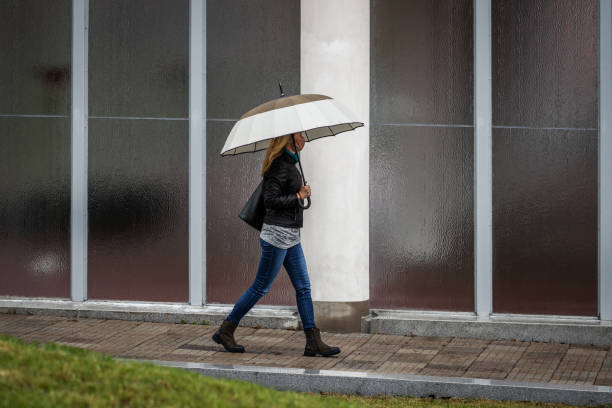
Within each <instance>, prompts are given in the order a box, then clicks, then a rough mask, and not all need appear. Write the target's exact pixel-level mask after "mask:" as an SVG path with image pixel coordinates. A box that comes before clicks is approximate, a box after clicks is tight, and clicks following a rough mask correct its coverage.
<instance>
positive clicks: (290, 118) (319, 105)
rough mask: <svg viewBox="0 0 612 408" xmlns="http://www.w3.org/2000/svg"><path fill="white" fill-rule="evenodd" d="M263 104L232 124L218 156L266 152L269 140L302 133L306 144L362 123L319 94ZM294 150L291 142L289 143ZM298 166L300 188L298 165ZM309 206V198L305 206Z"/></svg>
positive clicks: (344, 109) (351, 128)
mask: <svg viewBox="0 0 612 408" xmlns="http://www.w3.org/2000/svg"><path fill="white" fill-rule="evenodd" d="M279 87H281V97H280V98H278V99H273V100H271V101H268V102H266V103H263V104H261V105H259V106H257V107H255V108H253V109H251V110H250V111H248V112H247V113H245V114H244V115H242V117H241V118H240V119H239V120H238V122H236V124H234V127H233V128H232V130H231V132H230V134H229V136H228V137H227V140H226V141H225V145H224V146H223V149H222V150H221V155H222V156H232V155H236V154H241V153H249V152H256V151H259V150H264V149H267V148H268V145H269V143H270V140H272V139H274V138H275V137H278V136H284V135H288V134H293V133H298V132H302V135H303V136H304V138H305V139H306V141H307V142H310V141H312V140H315V139H320V138H322V137H326V136H335V135H337V134H339V133H342V132H346V131H349V130H354V129H356V128H358V127H361V126H363V123H362V122H359V121H357V120H356V119H355V116H354V115H353V114H352V113H351V112H350V111H349V110H348V109H346V108H345V107H344V106H342V105H341V104H340V103H339V102H338V101H336V100H335V99H333V98H331V97H329V96H326V95H319V94H300V95H292V96H284V94H283V91H282V86H281V85H280V84H279ZM293 143H294V146H295V140H294V141H293ZM295 151H296V154H297V155H298V163H299V166H300V171H301V173H302V179H303V180H304V185H306V184H307V183H306V180H305V179H304V171H303V169H302V162H301V160H299V152H298V150H297V148H296V149H295ZM309 206H310V197H308V205H307V206H303V205H302V207H304V208H308V207H309Z"/></svg>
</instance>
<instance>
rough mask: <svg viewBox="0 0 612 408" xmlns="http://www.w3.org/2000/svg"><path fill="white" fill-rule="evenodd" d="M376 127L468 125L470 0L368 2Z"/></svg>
mask: <svg viewBox="0 0 612 408" xmlns="http://www.w3.org/2000/svg"><path fill="white" fill-rule="evenodd" d="M371 4H372V7H371V12H372V15H371V20H372V27H371V36H372V49H371V56H372V61H371V64H372V104H371V106H372V107H371V109H372V115H373V120H374V121H375V122H376V123H436V124H440V123H442V124H464V125H465V124H470V125H471V124H472V123H473V102H472V95H473V88H474V82H473V60H474V51H473V28H472V26H473V14H472V0H435V1H432V0H412V1H405V0H386V1H372V3H371Z"/></svg>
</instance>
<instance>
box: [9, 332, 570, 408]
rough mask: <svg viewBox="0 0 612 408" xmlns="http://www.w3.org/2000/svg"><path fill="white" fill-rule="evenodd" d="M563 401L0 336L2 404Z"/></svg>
mask: <svg viewBox="0 0 612 408" xmlns="http://www.w3.org/2000/svg"><path fill="white" fill-rule="evenodd" d="M364 406H370V407H385V408H388V407H428V408H432V407H444V408H459V407H461V408H463V407H483V408H485V407H487V408H488V407H492V408H493V407H494V408H500V407H515V408H528V407H562V406H563V405H554V404H538V403H508V402H492V401H488V400H477V401H475V400H459V399H454V398H453V399H422V398H409V397H356V396H340V395H329V394H327V395H318V394H307V393H296V392H291V391H276V390H274V389H271V388H266V387H262V386H259V385H255V384H252V383H249V382H244V381H237V380H227V379H217V378H210V377H206V376H203V375H201V374H198V373H196V372H192V371H187V370H182V369H177V368H171V367H163V366H158V365H155V364H152V363H146V362H139V361H123V360H116V359H114V358H112V357H111V356H109V355H106V354H102V353H98V352H94V351H89V350H85V349H80V348H75V347H68V346H64V345H59V344H55V343H38V342H32V343H28V342H25V341H22V340H19V339H17V338H14V337H9V336H4V335H0V407H10V408H16V407H104V408H106V407H296V408H298V407H305V408H306V407H308V408H325V407H364Z"/></svg>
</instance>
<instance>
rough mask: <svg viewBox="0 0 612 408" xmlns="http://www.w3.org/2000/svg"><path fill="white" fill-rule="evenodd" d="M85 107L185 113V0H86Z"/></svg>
mask: <svg viewBox="0 0 612 408" xmlns="http://www.w3.org/2000/svg"><path fill="white" fill-rule="evenodd" d="M88 52H89V95H90V98H89V112H90V115H94V116H143V117H182V118H185V117H187V116H188V106H189V96H188V92H189V82H188V80H187V77H188V70H189V1H188V0H130V1H125V0H104V1H102V0H90V1H89V51H88Z"/></svg>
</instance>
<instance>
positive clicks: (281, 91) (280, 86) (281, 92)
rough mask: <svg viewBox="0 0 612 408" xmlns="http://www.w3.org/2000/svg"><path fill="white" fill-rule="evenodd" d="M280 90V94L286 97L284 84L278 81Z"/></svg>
mask: <svg viewBox="0 0 612 408" xmlns="http://www.w3.org/2000/svg"><path fill="white" fill-rule="evenodd" d="M278 88H279V89H280V94H281V98H282V97H283V96H285V93H284V92H283V84H281V83H280V81H278Z"/></svg>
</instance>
